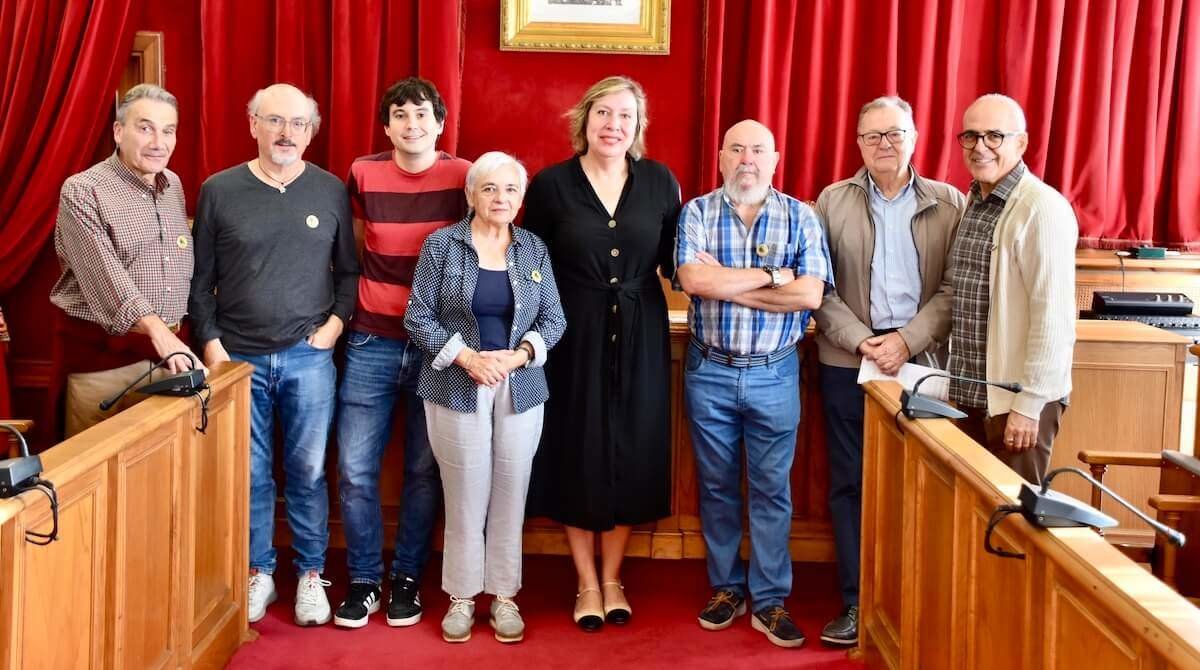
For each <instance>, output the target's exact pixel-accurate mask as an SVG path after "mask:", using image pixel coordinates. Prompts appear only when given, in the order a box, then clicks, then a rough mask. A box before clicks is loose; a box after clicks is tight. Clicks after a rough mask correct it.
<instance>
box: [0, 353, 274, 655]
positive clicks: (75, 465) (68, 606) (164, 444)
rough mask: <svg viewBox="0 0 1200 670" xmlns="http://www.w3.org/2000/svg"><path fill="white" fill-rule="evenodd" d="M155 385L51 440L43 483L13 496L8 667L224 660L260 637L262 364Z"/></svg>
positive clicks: (6, 532)
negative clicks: (254, 553) (158, 394)
mask: <svg viewBox="0 0 1200 670" xmlns="http://www.w3.org/2000/svg"><path fill="white" fill-rule="evenodd" d="M252 369H253V368H252V367H251V366H250V365H249V364H246V363H226V364H224V365H221V366H219V367H217V368H215V370H214V374H213V376H212V377H210V379H209V383H210V384H211V385H212V396H211V399H210V401H209V424H208V431H207V434H201V433H199V432H198V431H196V430H195V429H194V426H195V425H197V423H198V421H199V419H200V412H199V408H198V403H197V401H196V400H195V399H193V398H150V399H148V400H146V401H144V402H142V403H139V404H138V405H137V406H135V407H133V408H131V409H129V410H126V411H125V412H122V413H120V414H118V415H116V416H114V417H112V418H110V419H108V420H107V421H104V422H103V423H101V424H99V425H97V426H95V427H93V428H91V429H89V430H87V431H84V432H83V433H80V434H79V435H77V436H75V437H73V438H71V439H69V440H67V441H65V442H63V443H61V444H59V445H56V446H55V447H53V448H51V449H49V450H47V451H44V452H42V454H41V457H42V464H43V468H44V470H45V473H44V475H43V478H45V479H47V480H49V481H51V482H53V483H54V485H55V487H56V489H57V490H58V497H59V539H58V541H56V542H53V543H51V544H50V545H48V546H36V545H33V544H29V543H27V542H25V541H24V533H25V531H26V530H35V531H40V532H46V531H47V530H48V529H49V527H50V524H49V522H50V505H49V504H48V502H47V500H46V497H45V496H43V495H41V494H40V493H37V492H29V493H24V494H22V495H20V496H17V497H16V498H11V499H8V500H0V670H17V669H20V668H39V669H40V668H68V669H74V668H101V667H103V668H150V667H156V668H158V667H163V668H165V667H171V668H176V667H179V668H190V667H195V666H200V667H222V666H224V664H225V662H226V661H227V660H228V659H229V658H230V657H231V656H232V655H233V652H234V650H236V649H237V647H238V645H239V644H241V642H242V641H243V640H244V639H246V637H247V631H248V626H247V620H246V587H247V581H246V574H247V564H248V563H247V560H248V559H247V556H246V554H247V548H248V542H249V540H248V538H249V490H250V485H249V476H250V475H249V463H250V459H249V453H250V452H249V443H250V373H251V370H252Z"/></svg>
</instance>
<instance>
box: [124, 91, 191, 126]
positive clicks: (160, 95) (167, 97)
mask: <svg viewBox="0 0 1200 670" xmlns="http://www.w3.org/2000/svg"><path fill="white" fill-rule="evenodd" d="M138 100H157V101H158V102H165V103H167V104H168V105H170V106H171V107H172V108H174V109H175V113H176V114H178V113H179V101H178V100H176V99H175V96H173V95H171V94H170V93H169V92H168V91H167V89H165V88H163V87H162V86H156V85H154V84H138V85H137V86H134V87H133V88H131V89H129V90H128V91H126V92H125V96H124V97H123V98H121V102H119V103H118V104H117V123H120V124H124V123H125V113H126V112H128V111H129V108H130V107H131V106H132V105H133V103H135V102H137V101H138Z"/></svg>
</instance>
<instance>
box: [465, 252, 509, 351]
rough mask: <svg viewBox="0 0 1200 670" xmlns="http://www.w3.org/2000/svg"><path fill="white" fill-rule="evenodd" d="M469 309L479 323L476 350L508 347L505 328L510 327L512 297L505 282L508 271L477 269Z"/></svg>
mask: <svg viewBox="0 0 1200 670" xmlns="http://www.w3.org/2000/svg"><path fill="white" fill-rule="evenodd" d="M471 312H472V313H474V314H475V321H476V322H477V323H479V350H480V351H496V350H497V349H507V348H508V331H509V330H511V329H512V317H513V296H512V287H511V286H509V285H508V270H488V269H485V268H479V281H478V282H477V283H476V284H475V297H474V298H472V299H471Z"/></svg>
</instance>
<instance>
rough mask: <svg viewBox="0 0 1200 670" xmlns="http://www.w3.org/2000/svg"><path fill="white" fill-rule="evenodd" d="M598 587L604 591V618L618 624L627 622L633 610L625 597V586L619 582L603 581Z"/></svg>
mask: <svg viewBox="0 0 1200 670" xmlns="http://www.w3.org/2000/svg"><path fill="white" fill-rule="evenodd" d="M600 588H601V589H602V590H603V591H604V620H605V621H607V622H608V623H613V624H617V625H618V626H622V625H625V624H627V623H629V617H630V616H631V615H632V614H633V610H632V609H631V608H630V607H629V601H628V600H626V599H625V587H624V586H622V585H621V582H604V583H603V584H601V585H600Z"/></svg>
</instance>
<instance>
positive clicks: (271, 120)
mask: <svg viewBox="0 0 1200 670" xmlns="http://www.w3.org/2000/svg"><path fill="white" fill-rule="evenodd" d="M254 118H256V119H258V120H259V121H262V122H263V125H265V126H266V127H267V130H270V131H271V132H273V133H277V132H279V131H281V130H283V126H284V125H285V124H286V125H287V126H289V127H291V129H292V132H294V133H302V132H304V131H305V130H308V126H309V124H310V123H312V122H311V121H309V120H308V119H290V120H289V119H285V118H283V117H282V116H276V115H274V114H272V115H270V116H259V115H258V114H255V115H254Z"/></svg>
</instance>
